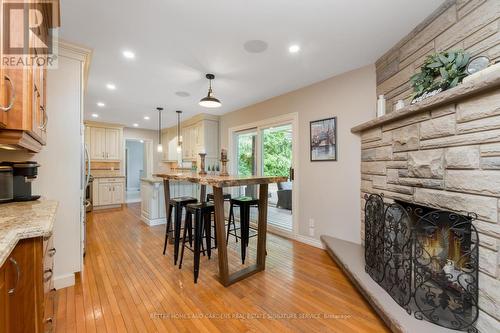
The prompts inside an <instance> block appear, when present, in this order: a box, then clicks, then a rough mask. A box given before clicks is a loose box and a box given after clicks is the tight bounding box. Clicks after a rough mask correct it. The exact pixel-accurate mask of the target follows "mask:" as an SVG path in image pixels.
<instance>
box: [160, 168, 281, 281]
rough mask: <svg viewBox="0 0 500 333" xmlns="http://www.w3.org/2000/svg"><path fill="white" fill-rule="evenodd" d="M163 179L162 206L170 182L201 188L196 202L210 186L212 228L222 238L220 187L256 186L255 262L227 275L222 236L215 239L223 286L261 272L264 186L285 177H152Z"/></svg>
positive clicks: (174, 175)
mask: <svg viewBox="0 0 500 333" xmlns="http://www.w3.org/2000/svg"><path fill="white" fill-rule="evenodd" d="M154 176H155V177H159V178H163V183H164V186H163V189H164V191H165V203H166V205H165V207H168V203H169V202H170V181H188V182H191V183H195V184H200V185H201V191H200V201H201V202H204V201H205V199H206V186H207V185H208V186H212V187H213V192H214V204H215V227H216V232H217V234H218V235H225V231H226V230H225V219H224V197H223V192H222V190H223V188H224V187H232V186H244V185H259V220H258V221H259V222H258V230H257V231H258V236H257V237H258V238H257V263H256V264H254V265H252V266H249V267H246V268H244V269H242V270H240V271H237V272H235V273H232V274H229V267H228V257H227V244H226V238H225V237H218V238H217V242H218V244H217V249H218V260H219V281H220V283H221V284H222V285H224V286H225V287H228V286H230V285H231V284H233V283H235V282H238V281H241V280H243V279H245V278H247V277H249V276H251V275H253V274H255V273H258V272H261V271H263V270H264V269H265V267H266V233H267V199H268V185H269V184H272V183H279V182H285V181H287V178H286V177H258V176H250V177H244V176H214V175H200V174H198V173H163V174H155V175H154Z"/></svg>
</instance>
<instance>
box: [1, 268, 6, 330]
mask: <svg viewBox="0 0 500 333" xmlns="http://www.w3.org/2000/svg"><path fill="white" fill-rule="evenodd" d="M5 270H6V269H5V265H4V266H2V267H0V333H7V287H6V285H5Z"/></svg>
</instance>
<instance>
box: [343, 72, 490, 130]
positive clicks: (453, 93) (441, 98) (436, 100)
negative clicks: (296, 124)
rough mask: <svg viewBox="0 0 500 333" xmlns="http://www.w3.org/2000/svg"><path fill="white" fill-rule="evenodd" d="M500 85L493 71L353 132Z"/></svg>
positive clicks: (387, 115)
mask: <svg viewBox="0 0 500 333" xmlns="http://www.w3.org/2000/svg"><path fill="white" fill-rule="evenodd" d="M499 87H500V75H499V72H498V71H493V72H491V73H489V74H487V75H484V76H482V77H480V78H477V79H475V80H473V81H471V82H467V83H463V84H460V85H458V86H456V87H455V88H452V89H449V90H446V91H444V92H442V93H439V94H437V95H435V96H432V97H429V98H427V99H425V100H423V101H421V102H419V103H417V104H413V105H409V106H406V107H404V108H403V109H401V110H398V111H394V112H391V113H389V114H386V115H384V116H382V117H379V118H376V119H372V120H370V121H367V122H365V123H363V124H360V125H358V126H356V127H353V128H352V129H351V132H352V133H360V132H364V131H366V130H369V129H372V128H374V127H378V126H381V125H385V124H388V123H391V122H393V121H396V120H400V119H402V118H406V117H411V116H414V115H416V114H418V113H420V112H424V111H429V110H431V109H436V108H438V107H440V106H443V105H446V104H450V103H455V102H457V101H460V100H462V99H466V98H468V97H471V96H473V95H476V94H480V93H483V92H487V91H489V90H493V89H495V88H499Z"/></svg>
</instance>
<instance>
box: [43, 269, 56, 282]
mask: <svg viewBox="0 0 500 333" xmlns="http://www.w3.org/2000/svg"><path fill="white" fill-rule="evenodd" d="M52 275H54V272H53V271H52V268H49V269H46V270H45V271H44V272H43V277H44V279H43V280H44V281H45V282H47V281H50V279H52Z"/></svg>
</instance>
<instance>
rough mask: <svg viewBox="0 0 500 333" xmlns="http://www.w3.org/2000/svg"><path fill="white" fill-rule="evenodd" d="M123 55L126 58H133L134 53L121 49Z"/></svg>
mask: <svg viewBox="0 0 500 333" xmlns="http://www.w3.org/2000/svg"><path fill="white" fill-rule="evenodd" d="M123 56H124V57H125V58H127V59H135V53H134V52H132V51H130V50H125V51H123Z"/></svg>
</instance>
